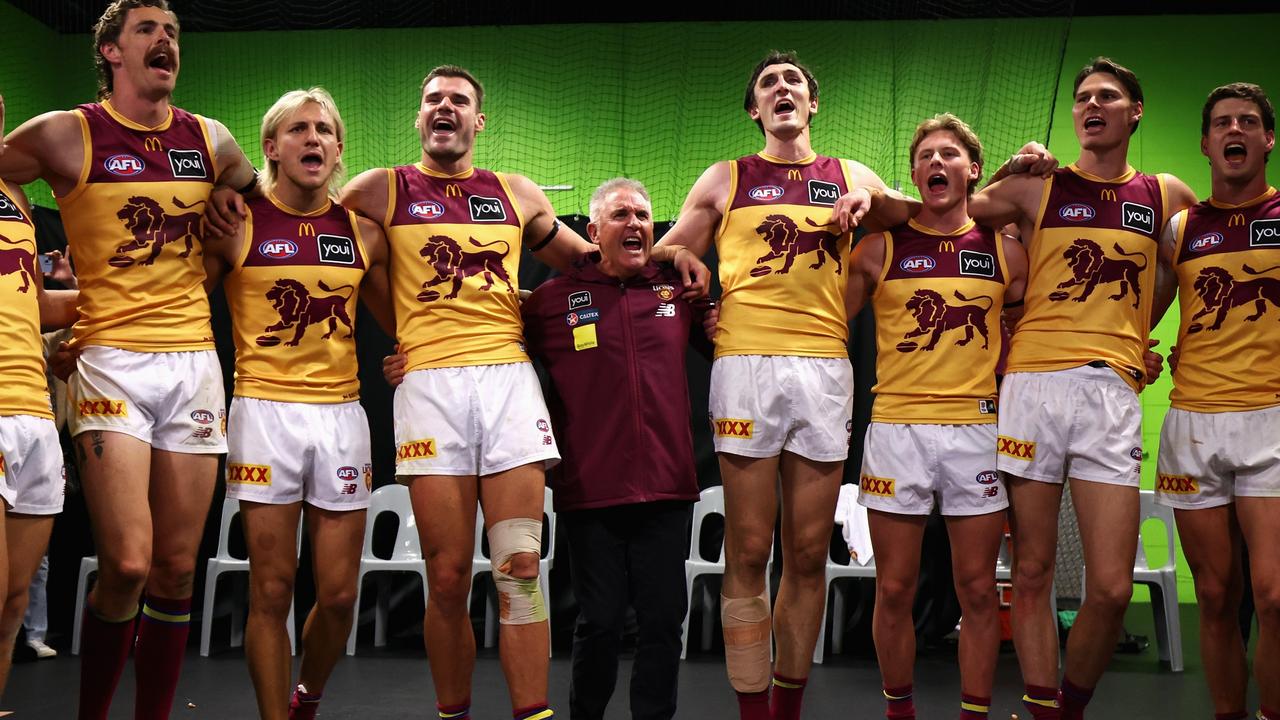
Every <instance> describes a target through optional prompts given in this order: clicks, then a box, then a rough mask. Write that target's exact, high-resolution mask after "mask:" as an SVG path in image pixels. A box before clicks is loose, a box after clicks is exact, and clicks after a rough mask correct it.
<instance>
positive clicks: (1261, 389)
mask: <svg viewBox="0 0 1280 720" xmlns="http://www.w3.org/2000/svg"><path fill="white" fill-rule="evenodd" d="M1175 222H1176V223H1177V227H1178V233H1177V236H1176V237H1177V243H1178V244H1177V250H1176V253H1177V254H1176V255H1175V258H1174V269H1175V270H1176V271H1177V273H1178V301H1179V306H1180V309H1181V314H1182V319H1181V322H1180V325H1179V328H1178V348H1179V350H1180V351H1181V357H1180V358H1179V361H1178V369H1177V371H1176V372H1174V374H1173V392H1172V394H1170V396H1169V400H1170V403H1171V405H1172V406H1173V407H1175V408H1179V409H1182V410H1192V411H1195V412H1226V411H1239V410H1256V409H1260V408H1265V407H1271V406H1274V405H1280V364H1277V363H1276V351H1277V349H1280V195H1277V194H1276V190H1275V188H1268V189H1267V193H1266V194H1265V195H1263V196H1262V197H1260V198H1257V199H1255V200H1253V201H1250V202H1248V203H1245V204H1243V205H1222V204H1218V203H1215V202H1214V201H1213V200H1212V199H1210V200H1208V201H1207V202H1202V203H1200V204H1198V205H1195V206H1193V207H1191V208H1190V209H1188V210H1186V211H1183V212H1182V213H1179V215H1178V217H1177V218H1176V220H1175Z"/></svg>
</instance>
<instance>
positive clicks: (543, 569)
mask: <svg viewBox="0 0 1280 720" xmlns="http://www.w3.org/2000/svg"><path fill="white" fill-rule="evenodd" d="M538 566H539V567H538V585H539V586H540V589H541V590H542V602H544V603H546V604H547V657H551V642H550V636H551V605H550V603H551V578H550V576H549V573H550V572H551V568H550V564H549V563H547V561H546V560H543V561H541V562H539V563H538Z"/></svg>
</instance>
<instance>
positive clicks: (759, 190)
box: [747, 185, 786, 202]
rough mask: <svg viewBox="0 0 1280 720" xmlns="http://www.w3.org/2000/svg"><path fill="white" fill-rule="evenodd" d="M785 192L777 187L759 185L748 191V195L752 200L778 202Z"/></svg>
mask: <svg viewBox="0 0 1280 720" xmlns="http://www.w3.org/2000/svg"><path fill="white" fill-rule="evenodd" d="M784 192H786V191H785V190H783V189H782V188H780V187H778V186H777V185H757V186H756V187H753V188H751V189H750V190H749V191H747V195H748V196H749V197H750V198H751V199H752V200H764V201H766V202H767V201H769V200H777V199H778V198H780V197H782V194H783V193H784Z"/></svg>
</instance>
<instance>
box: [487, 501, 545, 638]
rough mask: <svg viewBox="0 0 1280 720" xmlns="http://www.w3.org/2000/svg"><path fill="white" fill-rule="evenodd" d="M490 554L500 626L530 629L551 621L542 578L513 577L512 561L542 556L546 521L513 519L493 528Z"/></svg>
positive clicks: (499, 523)
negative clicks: (527, 555) (529, 555)
mask: <svg viewBox="0 0 1280 720" xmlns="http://www.w3.org/2000/svg"><path fill="white" fill-rule="evenodd" d="M488 534H489V554H490V556H491V557H492V560H493V584H494V585H496V586H497V588H498V622H500V623H502V624H504V625H528V624H530V623H537V622H542V621H543V620H546V619H547V606H546V603H545V601H544V600H543V598H542V588H541V586H540V585H539V584H538V577H537V576H536V575H535V576H534V577H532V578H518V577H515V576H514V575H512V574H511V558H512V556H514V555H518V554H520V553H533V554H534V555H537V556H541V555H542V520H541V519H538V520H534V519H532V518H513V519H511V520H503V521H502V522H497V523H494V524H493V527H491V528H489V532H488Z"/></svg>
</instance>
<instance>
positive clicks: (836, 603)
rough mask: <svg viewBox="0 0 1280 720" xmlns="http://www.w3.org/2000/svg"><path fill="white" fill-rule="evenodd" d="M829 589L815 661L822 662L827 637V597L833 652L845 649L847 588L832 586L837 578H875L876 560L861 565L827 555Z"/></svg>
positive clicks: (838, 524) (851, 559) (837, 525)
mask: <svg viewBox="0 0 1280 720" xmlns="http://www.w3.org/2000/svg"><path fill="white" fill-rule="evenodd" d="M843 524H844V523H843V522H842V521H841V520H839V519H837V520H836V523H835V528H839V527H841V526H842V525H843ZM826 575H827V586H826V588H827V591H826V592H825V593H823V595H822V600H823V602H822V624H821V625H819V626H818V627H819V630H818V643H817V644H816V645H814V646H813V661H814V662H815V663H817V664H819V665H820V664H822V658H823V650H824V648H823V646H824V645H825V644H826V639H827V598H828V596H830V598H831V603H830V604H831V612H832V617H831V652H832V653H838V652H840V651H841V650H843V649H844V615H845V613H844V603H845V590H844V588H842V587H840V586H839V585H836V586H832V583H834V582H835V581H836V580H838V579H841V578H874V577H875V576H876V562H875V559H874V558H872V560H871V562H869V563H867V564H866V565H859V564H858V563H857V562H856V561H855V560H853V558H850V559H849V564H848V565H844V564H841V563H838V562H836V561H835V560H834V559H833V558H832V557H831V556H830V553H828V555H827V572H826Z"/></svg>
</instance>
